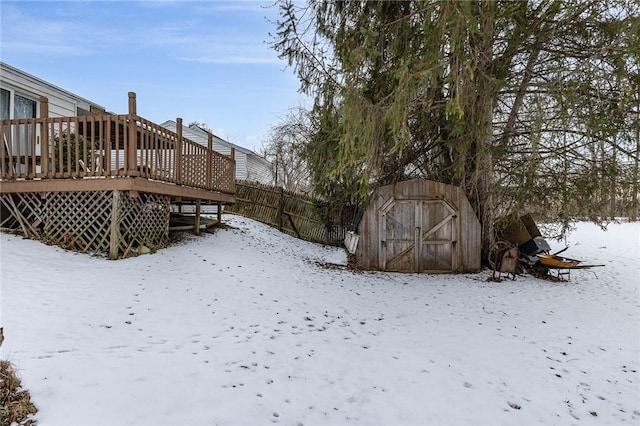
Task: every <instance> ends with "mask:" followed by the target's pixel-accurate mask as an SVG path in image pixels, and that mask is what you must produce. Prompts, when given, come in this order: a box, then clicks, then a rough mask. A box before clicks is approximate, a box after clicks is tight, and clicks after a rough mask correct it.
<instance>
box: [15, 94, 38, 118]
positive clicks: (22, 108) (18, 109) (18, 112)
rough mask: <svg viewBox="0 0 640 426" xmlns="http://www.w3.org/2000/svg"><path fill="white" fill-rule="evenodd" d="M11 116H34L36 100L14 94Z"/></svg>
mask: <svg viewBox="0 0 640 426" xmlns="http://www.w3.org/2000/svg"><path fill="white" fill-rule="evenodd" d="M13 118H36V101H34V100H32V99H27V98H23V97H22V96H20V95H14V96H13Z"/></svg>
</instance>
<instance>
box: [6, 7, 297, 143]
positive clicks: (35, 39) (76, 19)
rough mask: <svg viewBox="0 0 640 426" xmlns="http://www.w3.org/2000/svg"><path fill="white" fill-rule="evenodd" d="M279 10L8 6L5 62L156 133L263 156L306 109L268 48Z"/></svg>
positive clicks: (286, 71)
mask: <svg viewBox="0 0 640 426" xmlns="http://www.w3.org/2000/svg"><path fill="white" fill-rule="evenodd" d="M271 5H272V2H255V1H231V2H225V1H198V2H184V1H161V2H151V1H142V2H130V1H82V2H71V1H44V2H36V1H5V0H2V1H1V3H0V14H1V18H0V25H1V27H0V28H1V29H0V59H1V60H2V61H3V62H5V63H8V64H9V65H12V66H14V67H16V68H19V69H22V70H23V71H26V72H28V73H30V74H33V75H35V76H36V77H39V78H41V79H43V80H46V81H48V82H50V83H52V84H54V85H56V86H59V87H62V88H63V89H66V90H68V91H70V92H73V93H75V94H77V95H79V96H82V97H84V98H87V99H89V100H91V101H93V102H96V103H98V104H100V105H102V106H104V107H105V108H106V109H107V110H108V111H112V112H115V113H119V114H121V113H126V111H127V93H128V92H129V91H133V92H136V94H137V101H138V114H139V115H140V116H142V117H144V118H147V119H149V120H151V121H154V122H156V123H162V122H164V121H166V120H169V119H175V118H176V117H182V119H183V120H184V122H185V124H188V123H190V122H192V121H198V122H205V123H206V124H207V125H208V126H209V127H210V128H211V129H213V130H214V132H215V133H216V134H217V135H218V136H221V137H223V138H225V139H227V140H229V141H231V142H233V143H236V144H238V145H241V146H244V147H247V148H249V149H254V150H258V149H259V148H260V147H261V146H262V143H263V141H264V139H265V138H266V137H267V136H268V133H269V130H270V128H271V127H272V126H274V125H276V124H278V122H279V120H280V118H281V117H283V116H284V115H285V114H286V112H287V110H288V109H289V108H292V107H296V106H298V105H299V104H301V103H304V97H303V96H302V95H300V94H299V93H298V91H297V89H298V87H299V82H298V80H297V78H296V77H295V75H294V72H293V69H292V68H290V67H287V65H286V62H285V61H282V60H279V59H278V57H277V54H276V52H275V51H274V50H272V49H271V48H270V47H269V46H268V42H269V41H270V37H269V33H270V32H271V33H274V32H275V30H276V28H275V24H274V23H273V22H275V20H276V19H277V10H276V8H275V7H270V6H271Z"/></svg>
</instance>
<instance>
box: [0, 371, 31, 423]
mask: <svg viewBox="0 0 640 426" xmlns="http://www.w3.org/2000/svg"><path fill="white" fill-rule="evenodd" d="M37 412H38V409H37V408H36V407H35V405H33V404H32V403H31V396H30V395H29V392H28V391H26V390H22V389H21V385H20V379H19V378H18V377H17V375H16V372H15V370H14V368H13V366H12V365H11V363H10V362H9V361H5V360H0V425H11V424H14V423H16V424H18V425H23V426H33V425H35V421H34V420H32V419H31V418H30V417H31V416H32V415H34V414H35V413H37Z"/></svg>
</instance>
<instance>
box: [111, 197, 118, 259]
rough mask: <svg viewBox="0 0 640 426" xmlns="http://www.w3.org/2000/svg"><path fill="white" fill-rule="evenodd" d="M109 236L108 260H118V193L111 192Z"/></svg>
mask: <svg viewBox="0 0 640 426" xmlns="http://www.w3.org/2000/svg"><path fill="white" fill-rule="evenodd" d="M111 206H112V207H111V226H110V231H111V236H110V238H109V259H111V260H116V259H117V258H118V246H119V244H118V243H119V240H120V229H119V228H120V226H119V225H118V222H119V221H118V212H119V211H120V191H118V190H115V191H113V202H112V204H111Z"/></svg>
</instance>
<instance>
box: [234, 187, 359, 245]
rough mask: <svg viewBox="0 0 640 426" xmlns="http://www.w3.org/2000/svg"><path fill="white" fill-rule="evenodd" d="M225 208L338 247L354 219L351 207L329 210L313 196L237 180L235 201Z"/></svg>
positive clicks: (288, 231)
mask: <svg viewBox="0 0 640 426" xmlns="http://www.w3.org/2000/svg"><path fill="white" fill-rule="evenodd" d="M225 211H230V212H234V213H238V214H241V215H243V216H246V217H249V218H252V219H256V220H258V221H260V222H263V223H266V224H268V225H271V226H273V227H276V228H278V229H279V230H280V231H282V232H285V233H287V234H289V235H292V236H295V237H298V238H301V239H303V240H307V241H313V242H318V243H323V244H330V245H335V246H340V245H342V244H343V242H344V238H345V234H346V233H347V232H348V231H349V230H350V227H351V226H352V223H353V219H354V216H355V215H354V209H353V208H341V209H338V210H331V209H330V208H329V207H328V205H327V204H326V203H324V202H322V201H321V200H317V199H315V198H313V197H309V196H305V195H302V194H297V193H294V192H290V191H285V190H284V189H283V188H280V187H276V186H269V185H263V184H259V183H249V182H242V181H238V182H236V204H235V205H233V206H228V207H226V208H225Z"/></svg>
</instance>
